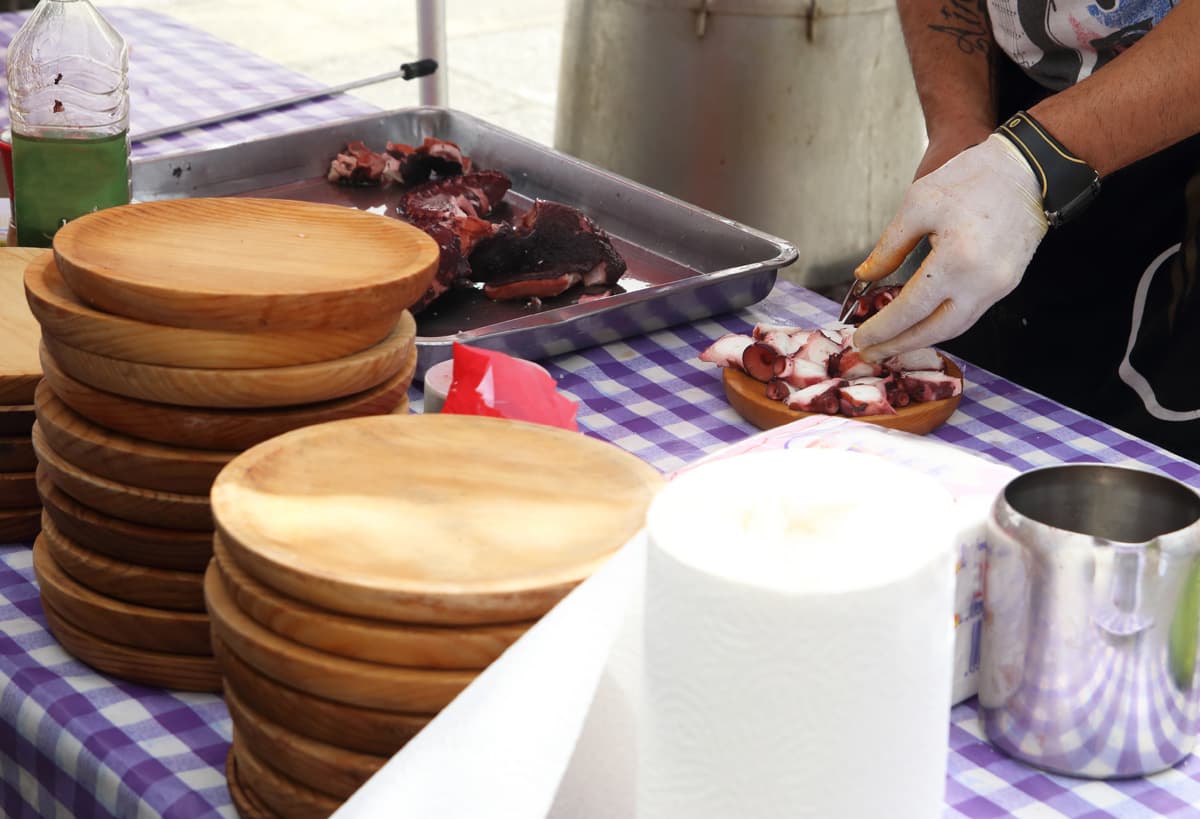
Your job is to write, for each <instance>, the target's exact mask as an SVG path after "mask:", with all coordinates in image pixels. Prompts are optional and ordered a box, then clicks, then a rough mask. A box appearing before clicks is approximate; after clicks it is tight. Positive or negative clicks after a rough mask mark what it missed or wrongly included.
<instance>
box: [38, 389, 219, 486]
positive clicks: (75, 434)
mask: <svg viewBox="0 0 1200 819" xmlns="http://www.w3.org/2000/svg"><path fill="white" fill-rule="evenodd" d="M34 404H35V406H36V407H37V414H38V429H40V430H41V432H42V435H44V436H45V438H46V441H47V442H48V443H49V444H50V447H51V449H53V450H54V451H55V452H57V453H58V454H59V455H61V456H62V457H63V459H64V460H66V461H69V462H70V463H73V464H75V465H76V466H78V467H79V468H80V469H85V470H87V471H88V472H91V473H93V474H95V475H99V476H100V477H102V478H108V479H109V480H113V481H117V482H119V483H125V484H129V485H130V486H138V487H141V488H143V489H157V490H160V491H163V492H182V493H184V494H188V495H207V494H208V491H209V490H210V489H211V488H212V482H213V479H215V478H216V477H217V473H218V472H220V471H221V469H222V467H224V466H225V464H227V463H229V462H230V461H231V460H233V457H234V456H235V455H236V454H237V453H236V452H219V451H217V450H212V449H185V448H184V447H175V446H167V445H165V444H156V443H154V442H153V441H143V440H140V439H138V438H132V437H130V436H128V435H122V434H121V433H119V432H113V431H111V430H107V429H105V428H104V427H100V426H97V425H96V424H93V423H92V422H91V421H88V420H87V419H86V418H84V417H83V416H82V415H79V414H78V413H76V412H74V411H72V410H71V409H70V407H68V406H67V405H66V404H64V403H63V402H62V401H60V400H58V397H57V396H55V394H54V390H52V389H51V388H50V385H49V384H47V383H45V382H43V383H42V384H40V385H39V386H38V389H37V395H36V396H35V398H34ZM29 447H30V451H32V449H33V444H32V443H30V445H29ZM34 465H35V466H36V465H37V464H36V459H35V464H34Z"/></svg>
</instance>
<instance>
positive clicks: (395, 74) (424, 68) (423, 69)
mask: <svg viewBox="0 0 1200 819" xmlns="http://www.w3.org/2000/svg"><path fill="white" fill-rule="evenodd" d="M437 67H438V63H437V60H431V59H425V60H417V61H416V62H413V63H404V64H403V65H401V66H400V67H399V68H398V69H396V70H395V71H387V72H385V73H383V74H376V75H375V76H373V77H367V78H365V79H361V80H354V81H353V82H347V83H342V84H341V85H331V86H329V87H327V88H320V89H318V90H316V91H309V92H306V93H304V94H297V95H296V96H294V97H288V98H287V99H282V100H273V101H271V102H264V103H261V104H259V105H252V106H250V107H249V108H241V109H239V110H237V111H229V112H227V113H224V114H216V115H214V116H211V117H205V118H203V119H196V120H192V121H191V122H184V123H182V124H180V125H168V126H167V127H165V128H157V129H155V130H153V131H145V132H142V133H138V134H134V135H133V136H132V137H131V138H130V139H131V141H133V142H147V141H149V140H151V139H157V138H158V137H161V136H167V135H169V134H178V133H182V132H184V131H190V130H192V129H193V128H203V127H204V126H205V125H216V124H217V123H219V122H228V121H229V120H232V119H238V118H240V117H248V116H250V115H251V114H261V113H263V112H264V111H273V110H275V109H277V108H286V107H287V106H289V105H296V104H297V103H301V102H308V101H309V100H315V99H320V98H321V97H331V96H336V95H337V94H342V93H345V92H346V91H351V90H353V89H355V88H362V87H363V86H366V85H374V84H375V83H380V82H385V81H387V80H395V79H404V80H412V79H416V78H417V77H424V76H427V75H429V74H433V73H434V72H435V71H437Z"/></svg>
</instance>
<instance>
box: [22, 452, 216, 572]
mask: <svg viewBox="0 0 1200 819" xmlns="http://www.w3.org/2000/svg"><path fill="white" fill-rule="evenodd" d="M37 486H38V494H39V495H41V498H42V508H43V509H44V510H45V513H46V517H47V518H49V519H50V520H51V521H53V522H54V525H55V527H57V529H58V531H59V532H61V533H62V534H63V535H65V536H66V537H68V538H70V539H71V540H73V541H74V542H75V543H78V544H79V545H80V546H82V547H83V548H85V549H90V550H91V551H93V552H99V553H100V554H103V555H105V556H106V557H110V558H112V559H114V560H120V561H122V562H125V563H134V564H136V565H139V566H150V567H152V568H158V569H172V570H178V571H185V572H203V571H204V569H205V567H206V566H208V562H209V560H211V559H212V533H211V532H189V531H187V530H185V529H162V528H159V527H156V526H143V525H141V524H138V523H131V522H129V521H127V520H121V519H120V518H114V517H112V516H110V515H106V514H104V513H102V512H97V511H96V510H95V509H91V508H89V507H87V506H84V505H83V504H82V503H80V502H79V501H77V500H75V499H74V498H72V497H71V496H70V495H68V494H66V493H65V492H63V491H61V490H60V489H59V488H58V487H57V486H55V485H54V482H53V481H52V480H50V478H49V477H47V476H46V475H45V474H44V473H42V474H38V475H37Z"/></svg>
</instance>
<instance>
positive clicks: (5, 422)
mask: <svg viewBox="0 0 1200 819" xmlns="http://www.w3.org/2000/svg"><path fill="white" fill-rule="evenodd" d="M31 400H32V399H31ZM36 420H37V415H36V414H35V413H34V409H33V404H13V405H11V406H0V435H24V436H28V435H29V430H31V429H33V422H34V421H36Z"/></svg>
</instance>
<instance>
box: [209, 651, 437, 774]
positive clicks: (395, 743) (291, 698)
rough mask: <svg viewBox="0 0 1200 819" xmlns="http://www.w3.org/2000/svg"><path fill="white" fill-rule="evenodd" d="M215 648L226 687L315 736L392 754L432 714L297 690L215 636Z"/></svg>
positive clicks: (266, 712)
mask: <svg viewBox="0 0 1200 819" xmlns="http://www.w3.org/2000/svg"><path fill="white" fill-rule="evenodd" d="M213 654H214V655H216V658H217V664H218V665H219V666H220V667H221V674H222V675H223V676H224V678H225V686H226V688H229V687H231V686H232V687H233V688H234V689H235V690H236V691H237V693H238V696H239V697H241V698H242V699H243V700H244V701H245V702H246V703H247V704H248V705H249V706H251V707H252V708H254V709H255V710H256V711H258V712H259V713H260V714H262V715H263V716H264V717H266V718H268V719H270V720H272V721H274V722H276V723H279V724H280V725H286V726H287V727H288V728H290V729H291V730H293V731H295V732H296V733H298V734H301V735H303V736H306V737H309V738H311V739H315V740H317V741H318V742H326V743H329V744H331V745H338V746H340V747H343V748H348V749H350V750H352V751H359V752H361V753H365V754H375V755H380V756H386V757H390V756H391V755H392V754H394V753H396V751H398V750H400V749H401V748H403V747H404V746H405V744H407V742H408V741H409V740H410V739H412V738H413V737H415V736H416V735H417V734H418V733H420V731H421V729H423V728H424V727H425V726H426V725H428V724H429V722H430V720H432V719H433V717H432V716H431V715H429V714H401V713H396V712H392V711H383V710H380V709H378V708H361V707H356V706H353V705H347V704H345V703H341V702H335V701H334V700H329V699H325V698H324V697H314V696H313V695H312V694H306V693H304V692H303V691H297V690H296V689H295V688H292V687H290V686H287V685H284V684H283V683H281V682H278V681H276V680H273V679H271V678H270V677H267V676H264V675H263V674H261V673H260V672H258V671H256V670H255V669H254V668H252V667H251V666H249V665H247V664H246V662H245V661H243V660H242V659H240V658H239V657H238V656H237V655H236V654H234V653H233V652H232V651H230V650H229V647H228V646H226V645H225V643H224V642H222V640H221V639H220V638H219V637H214V638H213Z"/></svg>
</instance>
